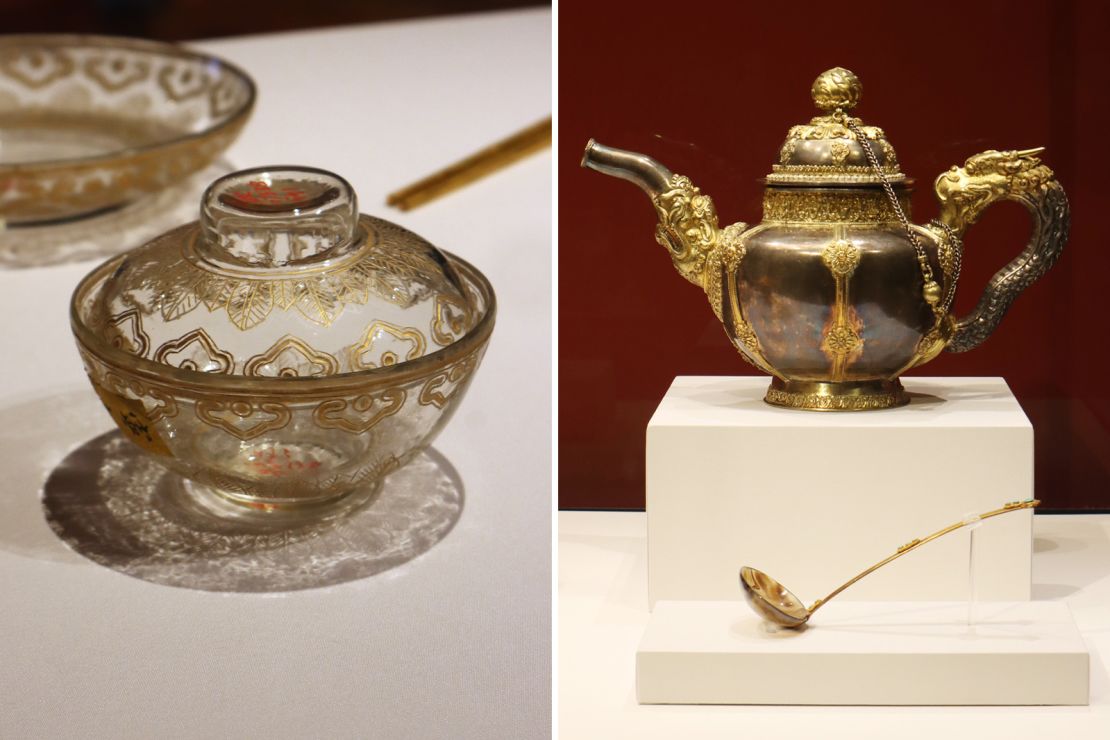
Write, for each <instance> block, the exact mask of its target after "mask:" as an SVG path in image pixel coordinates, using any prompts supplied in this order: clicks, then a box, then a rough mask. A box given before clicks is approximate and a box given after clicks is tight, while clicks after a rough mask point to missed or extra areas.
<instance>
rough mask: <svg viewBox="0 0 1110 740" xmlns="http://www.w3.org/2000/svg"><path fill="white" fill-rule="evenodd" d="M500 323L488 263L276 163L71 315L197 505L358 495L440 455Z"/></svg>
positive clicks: (120, 405)
mask: <svg viewBox="0 0 1110 740" xmlns="http://www.w3.org/2000/svg"><path fill="white" fill-rule="evenodd" d="M494 315H495V298H494V293H493V289H492V288H491V286H490V284H489V283H488V282H487V281H486V279H485V277H483V276H482V274H481V273H480V272H479V271H478V270H477V269H475V268H474V267H472V266H471V265H469V264H468V263H466V262H465V261H463V260H461V259H459V258H458V257H455V256H453V255H451V254H449V253H447V252H443V251H441V250H439V249H437V248H436V247H434V246H432V245H431V244H429V243H428V242H426V241H425V240H423V239H421V238H420V237H418V236H416V235H415V234H413V233H411V232H409V231H406V230H405V229H402V228H401V227H399V226H396V225H394V224H391V223H389V222H387V221H383V220H381V219H377V218H373V217H370V216H366V215H360V214H359V213H358V210H357V205H356V201H355V196H354V193H353V191H352V190H351V188H350V186H349V185H348V184H347V183H346V182H345V181H343V180H342V179H341V178H339V177H338V176H336V175H333V174H331V173H327V172H324V171H322V170H314V169H310V168H303V167H273V168H260V169H256V170H246V171H243V172H237V173H233V174H231V175H227V176H225V177H223V178H220V179H219V180H217V181H216V182H215V183H213V185H212V186H210V187H209V189H208V191H207V192H206V193H205V196H204V199H203V203H202V207H201V219H200V221H198V222H193V223H191V224H187V225H185V226H182V227H179V228H177V229H175V230H173V231H170V232H168V233H166V234H164V235H163V236H161V237H159V238H158V239H155V240H154V241H152V242H150V243H149V244H147V245H145V246H143V247H140V248H138V249H135V250H132V251H130V252H127V253H125V254H122V255H120V256H118V257H115V258H113V259H111V260H109V261H107V262H105V263H104V264H102V265H100V266H99V267H97V268H96V269H95V270H93V271H92V272H91V273H90V274H89V275H88V276H86V277H85V278H84V279H83V280H82V281H81V283H80V284H79V285H78V286H77V289H76V290H75V292H74V295H73V301H72V305H71V315H70V318H71V323H72V328H73V332H74V335H75V337H76V340H77V345H78V349H79V351H80V353H81V356H82V358H83V360H84V363H85V368H86V371H87V373H88V376H89V379H90V380H91V381H92V384H93V387H94V389H95V390H96V392H97V393H98V394H99V396H100V398H101V400H102V401H103V402H104V405H105V407H106V408H107V409H108V411H109V412H110V413H111V415H112V417H113V419H114V420H115V421H116V423H117V425H118V426H119V428H120V429H121V431H122V432H123V434H124V436H126V437H127V438H129V439H131V440H132V441H133V442H135V443H136V444H137V445H139V446H140V447H141V448H143V449H144V450H146V451H147V452H149V453H150V454H151V455H153V456H154V459H156V460H158V461H159V462H161V463H162V464H163V465H164V466H166V467H167V468H169V469H170V470H172V471H174V472H176V473H178V474H180V475H181V476H183V477H184V478H186V479H187V481H188V483H187V485H188V487H189V488H190V490H191V491H193V492H195V494H196V496H197V497H198V499H201V500H203V501H205V502H207V503H208V504H210V505H212V506H221V507H224V508H223V509H221V510H228V509H227V507H226V506H225V505H226V504H228V503H230V504H243V505H245V506H246V507H248V508H250V509H253V510H263V511H266V512H275V511H296V510H299V511H304V510H319V509H320V508H328V509H330V508H335V507H334V506H333V505H334V504H337V503H338V502H339V501H341V500H344V499H350V500H355V499H357V498H358V497H357V496H356V497H351V496H350V494H353V493H355V492H361V493H362V494H366V493H367V492H370V491H372V490H373V489H374V487H375V485H376V483H377V482H378V481H380V479H381V478H382V477H384V476H385V475H387V474H388V473H390V472H391V471H393V470H396V469H397V468H398V467H400V466H402V465H404V464H405V463H406V462H408V461H409V460H410V459H412V458H413V457H414V456H415V455H416V454H417V453H418V452H420V451H421V450H423V449H424V448H425V447H427V446H428V445H429V444H430V443H431V441H432V439H433V438H434V437H435V435H436V434H437V433H438V431H439V430H440V429H441V428H442V427H443V425H444V424H445V423H446V422H447V421H448V419H449V418H450V417H451V415H452V414H453V413H454V411H455V409H456V407H457V406H458V404H459V402H460V400H461V398H462V396H463V394H464V393H465V391H466V388H467V386H468V384H469V382H470V379H471V377H472V376H473V374H474V372H475V370H476V369H477V367H478V364H479V362H480V360H481V358H482V355H483V353H484V351H485V348H486V344H487V342H488V340H489V336H490V333H491V331H492V329H493V324H494ZM348 503H349V501H348ZM209 508H211V506H210V507H209ZM241 509H242V507H235V506H232V507H231V509H230V510H231V511H235V512H239V511H240V510H241Z"/></svg>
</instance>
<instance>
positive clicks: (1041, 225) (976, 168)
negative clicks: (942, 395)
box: [934, 148, 1069, 352]
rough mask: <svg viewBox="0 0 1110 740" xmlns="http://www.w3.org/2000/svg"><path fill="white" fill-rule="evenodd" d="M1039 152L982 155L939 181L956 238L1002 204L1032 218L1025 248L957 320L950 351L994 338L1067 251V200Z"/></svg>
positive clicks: (945, 213) (938, 188)
mask: <svg viewBox="0 0 1110 740" xmlns="http://www.w3.org/2000/svg"><path fill="white" fill-rule="evenodd" d="M1041 151H1043V149H1039V148H1038V149H1027V150H1024V151H1004V152H999V151H994V150H991V151H988V152H983V153H982V154H976V155H975V156H974V157H971V158H970V159H968V160H967V162H965V163H964V166H963V167H953V168H952V169H950V170H949V171H948V172H945V173H944V174H942V175H941V176H940V177H938V178H937V180H936V183H935V186H934V187H935V189H936V193H937V198H938V199H939V200H940V204H941V211H940V221H942V222H943V223H944V224H946V225H947V226H948V227H949V228H951V229H952V230H953V231H954V232H956V233H957V234H961V235H962V234H963V232H964V231H965V230H966V229H967V227H968V226H970V225H971V224H973V223H975V221H976V220H977V219H978V218H979V216H980V214H981V213H982V212H983V210H984V209H985V208H986V207H987V206H989V205H991V204H992V203H996V202H998V201H1000V200H1012V201H1016V202H1018V203H1021V204H1022V205H1023V206H1025V207H1026V208H1027V209H1028V210H1029V213H1030V214H1031V215H1032V217H1033V233H1032V236H1031V237H1030V238H1029V242H1028V243H1027V244H1026V246H1025V249H1024V250H1022V252H1021V254H1019V255H1018V256H1017V257H1016V258H1015V259H1014V260H1013V261H1012V262H1010V263H1009V264H1008V265H1006V266H1005V267H1003V268H1002V269H1001V270H999V271H998V272H996V273H995V275H994V277H992V278H991V280H990V282H989V283H987V287H986V290H984V291H983V296H982V297H981V298H980V299H979V303H978V305H976V306H975V310H974V311H972V312H971V313H970V314H968V315H967V316H965V317H964V318H961V319H957V320H956V322H955V332H954V334H953V336H952V339H951V340H950V341H949V343H948V345H947V347H946V349H947V350H948V351H950V352H966V351H967V350H969V349H973V348H975V347H977V346H979V345H980V344H981V343H982V342H983V341H984V340H985V339H986V338H987V337H988V336H990V334H991V332H993V331H994V329H995V327H997V326H998V323H999V322H1000V321H1001V320H1002V317H1003V316H1004V315H1005V314H1006V311H1007V309H1009V308H1010V304H1011V303H1013V302H1014V299H1015V298H1017V296H1018V294H1019V293H1021V291H1023V290H1025V289H1026V288H1028V287H1029V286H1030V285H1032V284H1033V283H1034V282H1035V281H1036V280H1037V278H1039V277H1040V276H1041V275H1044V274H1045V272H1047V271H1048V269H1049V268H1050V267H1052V265H1053V264H1054V263H1055V262H1056V259H1057V258H1058V257H1059V256H1060V252H1061V251H1062V250H1063V248H1064V243H1065V242H1066V241H1067V238H1068V220H1069V219H1068V198H1067V196H1066V195H1065V194H1064V189H1063V188H1062V187H1061V186H1060V183H1058V182H1057V181H1056V177H1055V175H1053V174H1052V170H1050V169H1049V168H1048V167H1046V166H1045V165H1043V164H1041V161H1040V160H1039V159H1038V158H1037V156H1036V155H1037V154H1039V153H1040V152H1041Z"/></svg>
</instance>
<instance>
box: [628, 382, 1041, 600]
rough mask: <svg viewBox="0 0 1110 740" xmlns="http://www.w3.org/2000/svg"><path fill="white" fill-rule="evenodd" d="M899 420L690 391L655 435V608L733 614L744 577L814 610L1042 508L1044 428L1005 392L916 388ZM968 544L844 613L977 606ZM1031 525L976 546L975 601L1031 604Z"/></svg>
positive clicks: (735, 387) (668, 404)
mask: <svg viewBox="0 0 1110 740" xmlns="http://www.w3.org/2000/svg"><path fill="white" fill-rule="evenodd" d="M902 382H903V384H904V385H905V388H906V390H907V391H908V392H909V393H910V394H911V395H912V401H911V402H910V404H909V405H907V406H904V407H902V408H898V409H889V410H884V411H863V412H851V413H849V412H844V413H832V412H824V413H818V412H807V411H793V410H787V409H781V408H776V407H773V406H769V405H767V404H765V403H764V402H763V400H762V399H763V395H764V393H765V392H766V390H767V385H768V383H769V379H768V378H766V377H679V378H676V379H675V381H674V384H673V385H672V386H671V388H670V390H668V391H667V394H666V396H664V398H663V401H662V402H661V403H660V404H659V407H658V408H657V409H656V411H655V415H654V416H653V417H652V419H651V422H650V423H649V424H648V430H647V515H648V594H649V600H650V602H651V603H652V604H654V603H655V602H656V601H658V600H664V599H666V600H687V599H690V600H734V599H736V598H738V596H739V594H740V587H739V583H738V572H739V569H740V567H741V566H742V565H750V566H752V567H754V568H759V569H760V570H763V571H764V572H766V573H770V574H772V575H774V577H775V578H777V579H779V580H780V581H781V582H782V583H785V584H789V587H790V588H791V590H793V591H794V592H795V593H797V594H799V596H802V597H803V598H806V599H816V598H818V597H820V596H824V595H825V594H826V593H827V592H828V591H830V590H832V589H833V588H835V587H836V586H837V585H838V584H840V583H842V582H844V581H846V580H847V579H848V578H850V577H851V576H853V575H854V574H856V573H857V572H859V571H861V570H863V569H864V568H866V567H867V566H869V565H871V564H873V563H875V562H877V561H878V560H880V559H881V558H883V557H885V556H887V555H890V554H892V553H893V552H894V551H895V550H896V549H897V548H898V547H899V546H900V545H902V544H903V543H905V542H907V541H909V540H911V539H913V538H915V537H922V536H924V535H926V534H929V533H930V532H932V531H934V530H937V529H940V528H941V527H944V526H946V525H948V524H951V523H953V522H955V521H958V520H960V519H961V518H962V517H963V516H964V515H965V514H968V513H978V512H983V511H988V510H990V509H994V508H997V507H998V506H1001V505H1002V504H1004V503H1006V502H1009V501H1015V500H1020V499H1026V498H1029V497H1030V496H1032V494H1033V428H1032V426H1031V425H1030V423H1029V420H1028V419H1027V418H1026V416H1025V414H1024V413H1023V412H1022V410H1021V407H1020V406H1019V405H1018V403H1017V401H1016V400H1015V399H1014V396H1013V394H1012V393H1011V392H1010V389H1009V388H1008V387H1007V386H1006V383H1005V381H1003V380H1002V379H1001V378H905V379H903V381H902ZM967 538H968V534H967V532H966V531H964V532H959V533H955V534H951V535H949V536H947V537H944V538H942V539H940V540H937V541H936V542H935V543H930V544H929V545H928V546H927V547H923V548H921V550H918V551H915V552H912V553H909V554H908V555H906V556H905V557H903V558H901V559H899V560H898V561H896V562H894V563H892V564H891V565H889V566H887V567H886V568H883V569H882V570H880V571H878V572H876V573H875V574H874V575H871V576H868V577H867V578H866V579H864V580H862V581H860V583H859V584H857V585H855V586H853V587H852V588H851V589H849V590H848V591H846V592H845V593H844V595H843V596H841V597H838V600H840V599H860V600H872V601H945V600H949V601H952V600H960V599H964V598H966V597H967V588H968V552H967V551H968V540H967ZM1031 555H1032V512H1031V511H1021V512H1015V513H1010V514H1006V515H1004V516H1001V517H998V518H995V519H990V520H988V521H987V522H985V523H984V524H983V526H982V527H980V528H979V529H978V531H977V532H976V553H975V561H976V577H975V582H976V589H977V592H978V594H977V595H978V598H980V599H983V600H995V601H1021V600H1027V599H1028V598H1029V595H1030V568H1031Z"/></svg>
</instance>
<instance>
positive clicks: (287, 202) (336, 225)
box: [200, 167, 358, 267]
mask: <svg viewBox="0 0 1110 740" xmlns="http://www.w3.org/2000/svg"><path fill="white" fill-rule="evenodd" d="M200 222H201V231H202V233H203V236H204V242H205V244H204V247H205V251H206V252H208V254H209V255H210V256H213V257H216V258H217V259H218V260H219V261H228V262H231V263H233V264H237V265H245V266H253V267H284V266H287V265H297V264H301V263H306V262H319V261H320V260H323V259H328V258H330V257H332V256H335V255H338V254H340V253H341V252H344V251H346V250H345V249H343V248H344V247H346V246H350V245H353V243H354V241H355V234H356V230H357V228H356V227H357V224H358V203H357V200H356V198H355V192H354V190H353V189H352V188H351V186H350V184H349V183H348V182H347V181H346V180H344V179H343V178H341V177H339V176H338V175H334V174H332V173H330V172H325V171H324V170H317V169H314V168H310V167H259V168H255V169H250V170H242V171H240V172H233V173H231V174H230V175H225V176H224V177H221V178H220V179H219V180H216V181H215V182H214V183H212V184H211V185H210V186H209V187H208V190H206V191H205V193H204V198H203V200H202V202H201V208H200Z"/></svg>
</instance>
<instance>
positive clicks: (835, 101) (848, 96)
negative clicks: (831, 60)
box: [811, 67, 863, 113]
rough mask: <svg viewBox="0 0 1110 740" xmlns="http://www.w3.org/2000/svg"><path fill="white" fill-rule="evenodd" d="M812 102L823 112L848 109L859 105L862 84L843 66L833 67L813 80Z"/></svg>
mask: <svg viewBox="0 0 1110 740" xmlns="http://www.w3.org/2000/svg"><path fill="white" fill-rule="evenodd" d="M811 92H812V95H813V103H814V105H816V106H817V107H818V108H819V109H821V110H823V111H825V113H832V112H834V111H836V110H838V109H839V110H842V111H845V112H847V111H850V110H851V109H852V108H855V107H856V106H857V105H859V99H860V95H862V94H863V85H862V84H860V81H859V78H858V77H856V76H855V74H853V73H852V72H851V71H850V70H847V69H844V68H843V67H833V68H832V69H830V70H826V71H825V72H822V73H821V74H820V75H818V77H817V79H816V80H814V81H813V89H812V91H811Z"/></svg>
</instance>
